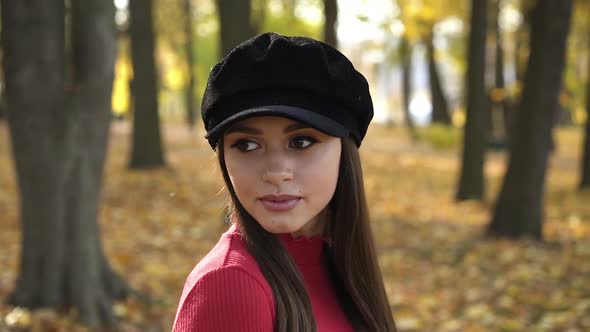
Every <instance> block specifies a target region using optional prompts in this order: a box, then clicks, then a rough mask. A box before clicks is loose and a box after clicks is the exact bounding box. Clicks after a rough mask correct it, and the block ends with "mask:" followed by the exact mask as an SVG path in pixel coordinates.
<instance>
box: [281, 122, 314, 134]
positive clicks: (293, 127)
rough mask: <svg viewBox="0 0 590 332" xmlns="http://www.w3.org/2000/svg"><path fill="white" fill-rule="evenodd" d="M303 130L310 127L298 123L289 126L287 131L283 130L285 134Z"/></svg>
mask: <svg viewBox="0 0 590 332" xmlns="http://www.w3.org/2000/svg"><path fill="white" fill-rule="evenodd" d="M303 128H309V126H308V125H306V124H303V123H299V122H298V123H294V124H292V125H289V126H287V127H286V128H285V130H283V132H284V133H290V132H292V131H295V130H299V129H303Z"/></svg>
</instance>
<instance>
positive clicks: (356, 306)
mask: <svg viewBox="0 0 590 332" xmlns="http://www.w3.org/2000/svg"><path fill="white" fill-rule="evenodd" d="M217 146H218V159H219V165H220V167H221V172H222V174H223V179H224V180H225V185H226V187H227V189H228V191H229V193H230V197H231V202H230V207H231V208H230V211H231V212H230V213H233V214H234V216H233V217H234V222H235V221H237V222H238V225H237V226H238V228H239V229H240V231H241V232H242V234H243V235H244V240H245V242H246V246H247V247H248V250H249V251H250V253H251V254H252V256H253V257H254V259H255V260H256V262H257V263H258V265H259V266H260V270H261V271H262V274H263V275H264V277H265V278H266V280H267V282H268V283H269V285H270V287H271V289H272V291H273V295H274V299H275V313H276V320H275V322H276V323H275V331H278V332H286V331H316V322H315V320H314V318H313V311H312V307H311V302H310V300H309V296H308V295H307V291H306V289H305V286H304V283H303V277H302V276H301V274H300V272H299V270H298V268H297V266H296V265H295V263H294V262H293V260H292V259H291V257H290V256H289V254H288V253H287V251H286V250H285V248H284V247H283V245H282V243H281V242H280V240H279V238H278V237H276V236H275V235H274V234H272V233H269V232H267V231H266V230H264V229H263V228H262V226H260V224H259V223H258V222H257V221H256V219H254V217H252V216H251V215H250V214H249V213H248V212H247V211H246V209H245V208H244V207H243V205H242V204H241V203H240V201H239V200H238V198H237V196H236V193H235V191H234V189H233V186H232V185H231V180H230V178H229V174H228V172H227V167H226V165H225V158H224V150H223V138H221V139H220V142H219V143H218V144H217ZM329 207H330V209H331V211H332V213H331V214H330V217H329V220H328V225H327V227H326V234H325V236H326V237H327V238H328V239H329V242H328V244H326V245H325V246H324V251H323V255H324V257H326V258H327V262H328V268H329V271H330V274H331V277H332V279H333V282H334V286H335V289H336V293H337V296H338V299H339V301H340V303H341V305H342V308H343V310H344V312H345V313H346V315H347V317H348V319H349V320H350V322H351V323H352V324H353V326H354V328H355V330H356V331H371V332H373V331H375V332H381V331H382V332H391V331H397V329H396V327H395V323H394V320H393V316H392V313H391V309H390V307H389V303H388V301H387V295H386V293H385V287H384V286H383V279H382V277H381V272H380V269H379V265H378V263H377V257H376V254H375V247H374V242H373V236H372V233H371V228H370V224H369V211H368V207H367V201H366V197H365V190H364V184H363V176H362V169H361V162H360V157H359V153H358V148H357V146H356V145H355V144H354V142H353V141H352V140H351V139H349V138H343V139H342V152H341V156H340V170H339V174H338V182H337V185H336V191H335V193H334V196H333V197H332V200H331V201H330V203H329Z"/></svg>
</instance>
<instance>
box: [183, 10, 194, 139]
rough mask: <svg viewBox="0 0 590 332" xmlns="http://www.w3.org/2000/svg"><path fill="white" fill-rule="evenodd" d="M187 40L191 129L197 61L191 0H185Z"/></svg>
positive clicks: (189, 120) (188, 109) (187, 94)
mask: <svg viewBox="0 0 590 332" xmlns="http://www.w3.org/2000/svg"><path fill="white" fill-rule="evenodd" d="M183 4H184V12H185V15H186V16H185V18H186V21H185V25H184V31H185V34H186V40H185V44H184V46H185V47H184V50H185V52H186V64H187V67H188V86H187V87H186V122H187V124H188V125H189V127H190V128H194V126H195V115H196V107H195V61H194V56H193V15H192V13H193V10H192V9H193V8H192V4H191V0H184V3H183Z"/></svg>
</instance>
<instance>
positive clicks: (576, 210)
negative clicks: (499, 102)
mask: <svg viewBox="0 0 590 332" xmlns="http://www.w3.org/2000/svg"><path fill="white" fill-rule="evenodd" d="M111 130H112V135H111V140H110V147H109V154H108V160H107V163H106V169H105V178H104V184H103V191H102V200H101V209H100V216H99V220H100V224H101V235H102V239H103V243H104V247H105V251H106V253H107V255H108V257H109V259H110V261H111V262H112V264H113V265H114V267H115V268H116V269H117V270H118V271H119V272H121V274H122V275H123V276H124V277H125V278H126V279H127V280H128V282H129V284H130V285H131V286H132V287H134V288H135V289H137V290H139V291H140V292H143V293H145V294H149V295H150V296H151V297H152V300H151V301H149V302H142V301H139V300H137V299H129V300H127V301H125V302H121V303H118V304H116V306H115V312H116V314H117V315H118V316H119V317H120V321H121V324H120V325H119V328H118V330H120V331H169V330H170V329H171V325H172V322H173V320H174V314H175V311H176V306H177V304H178V299H179V297H180V292H181V290H182V286H183V284H184V280H185V278H186V276H187V275H188V273H189V272H190V271H191V269H192V268H193V266H194V265H195V264H196V263H197V262H198V261H199V260H200V259H201V258H202V257H203V256H204V255H205V254H206V253H207V252H208V250H209V249H210V248H211V247H212V246H213V245H214V244H215V243H216V242H217V240H218V239H219V236H220V234H221V233H222V232H223V231H224V230H225V229H226V227H227V226H226V225H224V223H223V211H224V204H225V202H226V198H227V197H226V195H225V192H223V191H222V190H221V188H222V181H221V176H220V174H219V172H218V169H217V165H216V159H215V155H214V153H213V152H212V151H211V149H210V148H209V146H208V145H207V143H206V141H205V140H204V139H203V131H202V129H201V128H199V129H197V130H196V132H191V131H189V130H188V129H186V128H185V127H184V126H182V125H178V124H167V125H165V126H164V129H163V131H164V141H165V151H166V159H167V162H168V167H167V168H164V169H158V170H147V171H146V170H144V171H130V170H128V168H127V161H128V155H129V152H128V150H129V146H130V140H131V137H130V128H129V124H128V123H125V122H115V123H113V126H112V128H111ZM440 135H441V134H440V133H439V136H440ZM444 135H446V134H444ZM423 137H426V136H423ZM439 139H440V137H439ZM444 139H446V137H444ZM8 140H9V137H8V131H7V128H6V126H5V124H4V123H0V301H1V302H2V303H1V304H0V332H4V331H17V330H19V329H18V327H19V326H20V327H21V329H20V330H19V331H84V330H85V329H83V328H82V327H80V326H79V325H77V324H76V323H75V320H73V319H71V318H72V316H67V315H66V316H64V315H57V314H55V313H54V312H52V311H50V310H38V311H34V312H32V313H31V312H29V311H27V310H23V309H20V308H13V307H10V306H8V305H6V304H4V303H3V302H4V299H6V297H7V295H8V294H9V292H10V291H11V289H13V287H14V284H15V280H16V277H17V273H18V257H19V254H20V228H19V221H18V214H19V212H18V197H17V188H16V179H15V174H14V170H13V164H12V159H11V155H10V148H9V141H8ZM435 140H436V138H435ZM581 142H582V136H581V131H580V129H579V128H568V129H559V130H558V131H557V132H556V144H557V146H556V150H555V152H554V154H553V156H552V158H551V161H550V167H549V171H548V182H547V195H546V205H545V213H546V222H545V224H544V228H543V234H544V238H545V241H544V242H537V241H533V240H532V239H523V240H519V241H511V240H507V239H490V238H486V237H484V236H483V234H484V232H485V228H486V225H487V223H488V222H489V219H490V215H491V212H490V211H491V208H492V206H493V202H494V199H495V197H496V194H497V192H498V188H499V185H500V181H501V178H502V175H503V173H504V169H505V161H506V156H505V153H503V152H490V153H488V155H487V159H486V167H485V173H486V184H487V187H486V200H485V201H484V202H463V203H456V202H455V201H454V199H453V197H454V194H455V188H456V182H457V176H458V170H459V167H460V161H459V160H460V158H459V156H460V149H459V148H458V145H460V144H458V140H456V141H455V142H454V143H455V144H449V145H448V146H445V147H438V148H435V147H433V145H432V144H430V143H429V140H428V139H425V140H421V141H420V142H418V143H412V142H411V141H410V140H409V139H408V137H407V135H406V132H405V131H404V130H403V129H402V128H395V127H389V128H387V127H379V126H372V127H371V128H370V130H369V133H368V136H367V139H366V140H365V142H363V146H362V148H361V156H362V158H363V168H364V173H365V185H366V189H367V195H368V202H369V205H370V210H371V216H372V227H373V230H374V233H375V236H376V245H377V250H378V255H379V261H380V264H381V267H382V272H383V276H384V279H385V282H386V288H387V292H388V295H389V300H390V303H391V305H392V310H393V313H394V316H395V319H396V322H397V325H398V329H399V330H400V331H447V332H451V331H506V332H508V331H567V332H575V331H580V332H581V331H589V330H590V192H579V191H577V190H576V187H577V186H576V185H577V179H578V168H579V167H578V165H579V157H580V156H579V151H580V150H581V149H580V143H581ZM435 143H436V142H435ZM434 146H436V144H434Z"/></svg>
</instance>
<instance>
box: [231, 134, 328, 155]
mask: <svg viewBox="0 0 590 332" xmlns="http://www.w3.org/2000/svg"><path fill="white" fill-rule="evenodd" d="M317 143H319V140H318V139H316V138H314V137H311V136H305V135H299V136H295V137H293V138H292V139H291V140H290V141H289V148H292V149H295V150H306V149H308V148H310V147H312V146H313V145H315V144H317ZM230 147H231V148H235V149H238V150H239V151H242V152H251V151H255V150H258V149H260V148H261V145H260V144H259V143H258V142H256V141H255V140H252V139H245V138H242V139H238V140H237V141H236V142H235V143H233V144H232V145H231V146H230Z"/></svg>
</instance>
